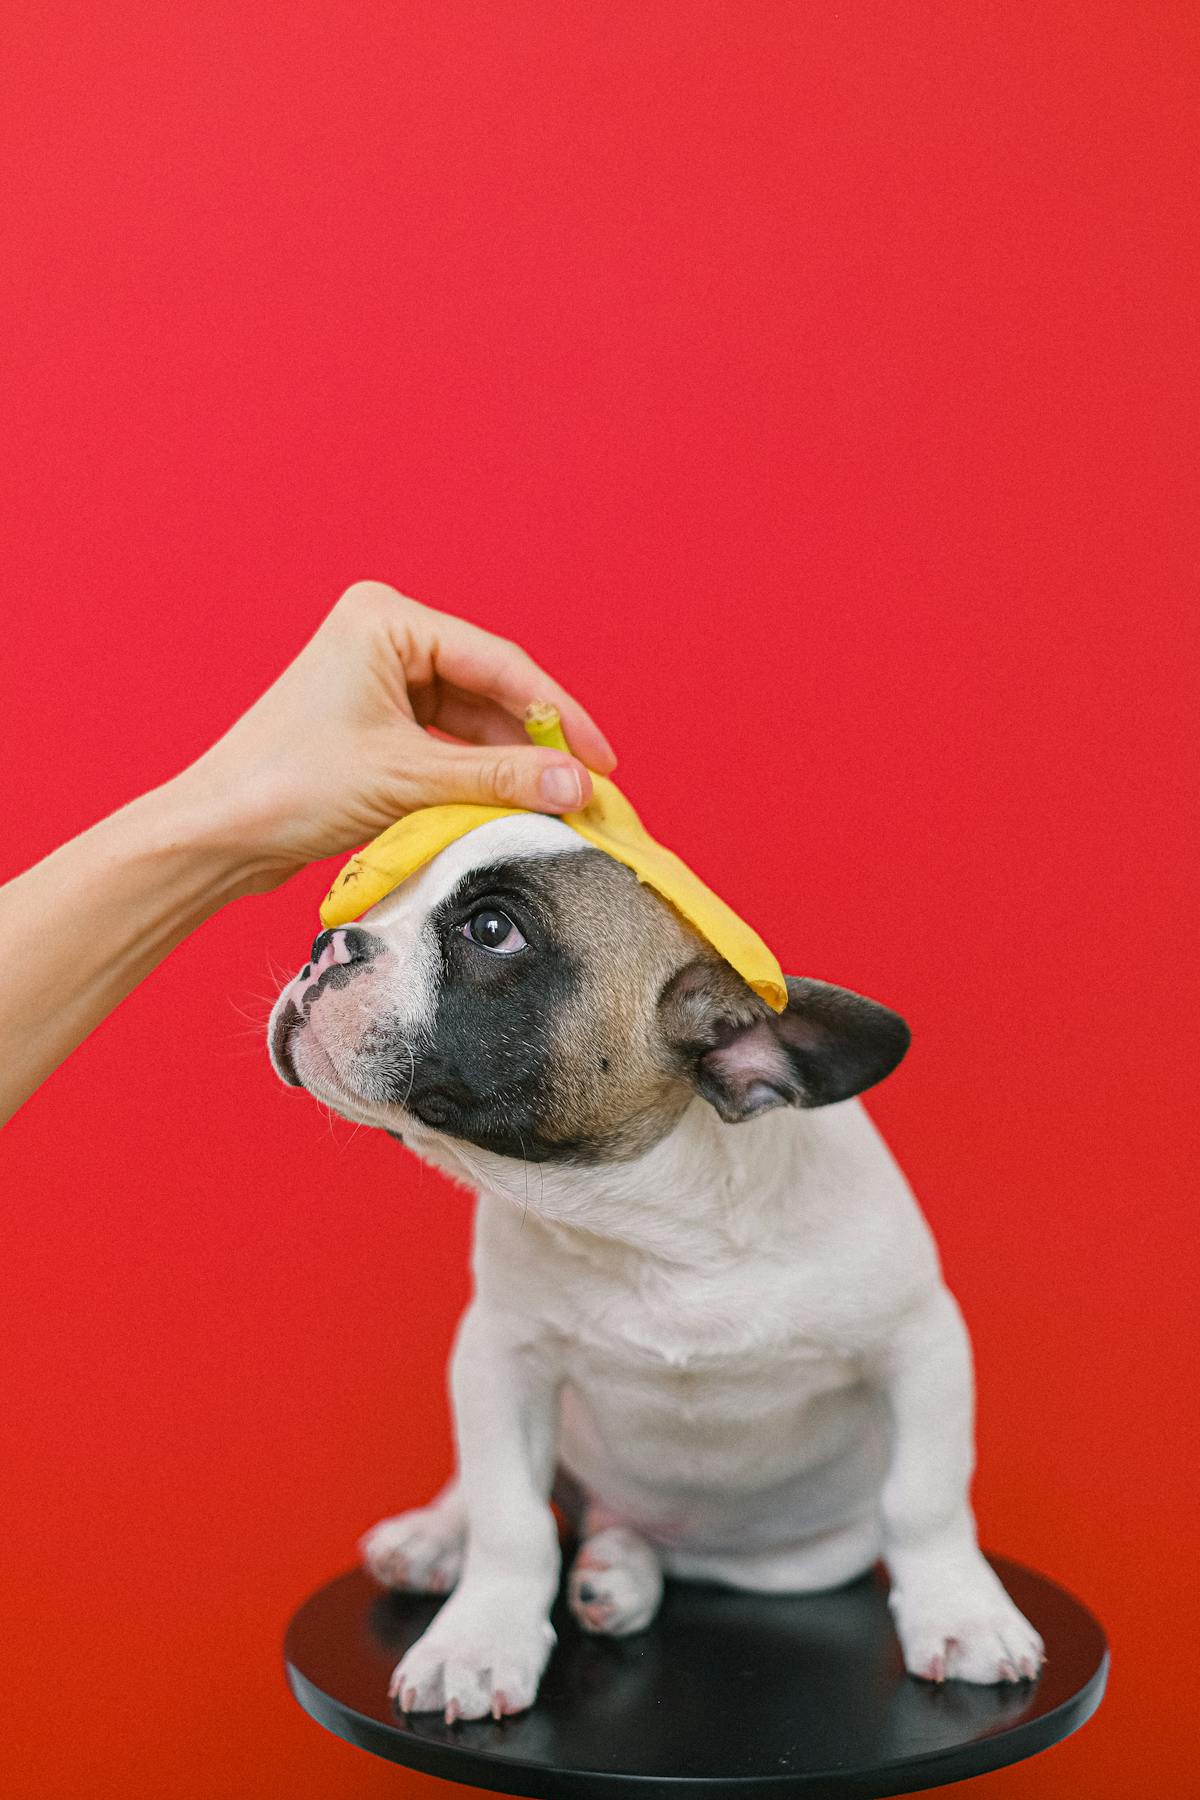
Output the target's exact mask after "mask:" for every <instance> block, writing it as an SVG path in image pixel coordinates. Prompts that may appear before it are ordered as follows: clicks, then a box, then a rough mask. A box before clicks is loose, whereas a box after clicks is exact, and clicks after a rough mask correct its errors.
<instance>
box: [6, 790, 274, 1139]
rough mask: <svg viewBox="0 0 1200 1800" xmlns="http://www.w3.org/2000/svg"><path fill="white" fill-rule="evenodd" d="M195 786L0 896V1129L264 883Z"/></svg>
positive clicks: (154, 797)
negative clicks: (189, 940)
mask: <svg viewBox="0 0 1200 1800" xmlns="http://www.w3.org/2000/svg"><path fill="white" fill-rule="evenodd" d="M223 818H224V811H223V808H222V807H221V806H220V805H219V804H214V802H213V797H212V796H209V795H207V794H206V793H205V792H204V791H203V788H202V787H201V785H200V784H199V783H198V782H197V781H196V779H195V777H190V776H188V775H184V776H181V777H179V778H178V779H177V780H175V781H171V782H168V783H166V785H165V786H163V787H161V788H155V789H154V790H153V791H152V792H151V793H148V794H143V795H141V796H140V797H139V798H138V799H136V800H134V801H132V802H131V803H130V804H129V805H128V806H125V807H122V809H121V810H120V811H119V812H116V813H114V814H113V815H112V816H111V817H110V818H107V819H103V820H101V821H100V823H99V824H98V825H94V826H93V827H92V828H91V830H90V831H86V832H84V833H83V835H82V836H81V837H78V838H74V839H72V841H71V842H70V843H68V844H64V845H63V846H62V848H61V849H59V850H56V851H54V852H53V854H52V855H50V856H48V857H46V858H45V860H44V861H43V862H40V863H38V864H36V865H35V867H33V868H32V869H29V870H27V871H26V873H25V874H23V875H19V876H17V878H16V879H15V880H14V881H11V882H9V883H8V884H7V886H5V887H3V888H0V941H2V942H3V943H4V945H5V949H6V955H5V958H4V965H3V973H2V975H0V1124H3V1123H4V1122H5V1121H6V1120H7V1119H9V1118H10V1117H11V1116H12V1114H13V1113H14V1112H15V1111H16V1109H17V1108H18V1107H19V1106H20V1105H21V1104H22V1103H23V1102H24V1101H25V1100H26V1099H28V1097H29V1095H30V1094H32V1093H33V1091H34V1089H35V1088H36V1087H37V1086H38V1085H39V1083H40V1082H42V1081H44V1080H45V1079H46V1077H47V1075H49V1074H50V1073H51V1071H52V1070H54V1069H55V1068H57V1066H58V1064H59V1063H60V1062H62V1060H63V1058H64V1057H65V1056H67V1055H68V1054H69V1053H70V1052H71V1051H72V1050H73V1049H74V1048H75V1046H76V1045H77V1044H80V1043H82V1041H83V1039H84V1038H85V1037H87V1036H88V1034H89V1032H91V1031H92V1030H93V1029H94V1028H95V1027H96V1026H97V1025H98V1024H99V1023H100V1021H101V1019H103V1018H104V1017H105V1015H106V1014H107V1013H109V1012H111V1011H112V1009H113V1007H114V1006H116V1005H117V1004H118V1003H119V1002H120V1001H121V1000H123V999H124V998H125V996H126V994H128V993H130V992H131V990H132V989H133V988H135V987H136V986H137V984H138V982H139V981H141V980H142V979H143V977H144V976H146V975H147V974H149V972H150V971H151V970H152V969H153V968H155V967H156V966H157V964H159V963H160V962H161V961H162V960H163V958H164V957H165V956H167V955H168V954H169V952H170V951H171V950H173V949H174V947H175V945H176V944H178V943H180V942H181V941H182V940H183V938H185V937H186V936H187V935H188V933H189V932H191V931H194V930H195V928H196V927H197V926H198V925H200V924H202V923H203V921H204V920H205V919H207V918H209V917H211V915H212V914H213V913H215V912H217V911H219V909H220V908H221V907H222V906H224V905H225V904H226V903H227V902H228V901H229V900H232V899H236V898H237V897H238V896H239V895H240V894H244V893H248V892H252V891H254V890H255V888H256V887H259V886H264V885H268V883H267V882H266V880H265V879H264V878H263V871H261V870H260V869H259V868H258V867H257V866H256V864H255V861H254V858H253V856H252V855H250V854H248V853H247V848H246V845H245V844H244V843H243V842H241V841H240V840H238V839H237V838H236V836H235V835H234V833H233V832H232V831H231V830H230V829H229V828H228V827H226V826H225V824H224V823H223Z"/></svg>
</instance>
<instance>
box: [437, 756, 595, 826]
mask: <svg viewBox="0 0 1200 1800" xmlns="http://www.w3.org/2000/svg"><path fill="white" fill-rule="evenodd" d="M434 741H436V740H431V743H430V748H431V749H432V748H433V743H434ZM413 776H414V780H413V786H414V788H415V789H416V794H415V796H414V798H413V801H412V805H413V806H414V807H416V806H442V805H446V804H449V803H451V802H454V801H459V802H460V803H461V802H466V803H467V804H469V805H475V806H524V807H528V808H529V810H530V811H531V812H545V813H564V812H576V811H578V809H579V808H580V807H581V806H586V805H587V803H588V801H589V800H590V799H591V797H592V778H591V776H590V775H589V774H588V771H587V769H586V768H585V767H584V765H583V764H582V763H581V762H579V761H578V759H577V758H576V757H574V756H569V755H567V754H566V752H565V751H562V750H539V749H534V748H533V747H532V746H530V748H529V749H525V748H524V747H521V748H518V747H516V746H515V745H512V744H497V745H458V744H453V745H452V744H438V746H437V753H436V755H433V756H431V757H430V758H429V761H428V762H427V763H426V764H425V765H424V767H423V768H421V769H420V770H419V771H417V770H414V771H413Z"/></svg>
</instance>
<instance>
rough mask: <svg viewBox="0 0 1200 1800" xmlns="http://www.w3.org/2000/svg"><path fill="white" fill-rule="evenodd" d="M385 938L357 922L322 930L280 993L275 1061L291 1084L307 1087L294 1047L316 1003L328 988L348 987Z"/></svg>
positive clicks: (273, 1050)
mask: <svg viewBox="0 0 1200 1800" xmlns="http://www.w3.org/2000/svg"><path fill="white" fill-rule="evenodd" d="M383 947H384V946H383V944H382V942H381V940H380V939H379V938H377V937H372V935H371V933H370V932H369V931H363V930H362V929H361V927H359V926H357V925H344V926H338V927H337V928H336V929H334V930H332V931H322V932H319V933H318V934H317V937H316V938H315V939H314V941H313V947H312V955H311V957H310V959H309V961H308V962H306V963H305V965H304V967H303V968H302V969H301V971H300V973H299V974H298V975H295V976H293V978H292V980H291V981H290V982H289V983H288V985H287V987H286V988H284V990H283V993H282V994H281V995H280V996H279V1002H280V1003H279V1010H278V1011H277V1013H276V1015H275V1022H274V1024H273V1025H272V1027H271V1046H270V1047H271V1060H272V1062H273V1063H274V1064H275V1067H276V1069H277V1070H278V1072H279V1075H280V1076H281V1078H282V1079H283V1080H284V1081H285V1082H286V1083H287V1084H288V1086H289V1087H303V1086H304V1083H303V1082H302V1081H301V1079H300V1077H299V1076H298V1075H297V1073H296V1065H295V1064H294V1062H293V1061H292V1055H291V1046H292V1043H293V1041H294V1038H295V1034H296V1032H297V1031H301V1030H303V1028H304V1026H305V1025H306V1024H307V1022H308V1015H309V1012H310V1011H311V1009H312V1005H313V1002H314V1001H315V1000H316V999H317V998H318V997H319V995H321V994H322V993H324V991H325V989H326V988H331V987H332V988H340V987H345V985H346V983H347V982H348V981H352V980H353V979H354V977H355V975H357V974H359V973H360V972H361V970H362V969H363V968H365V967H366V965H367V964H368V963H370V962H372V961H373V960H374V958H375V957H376V956H378V955H379V952H380V951H381V950H382V949H383Z"/></svg>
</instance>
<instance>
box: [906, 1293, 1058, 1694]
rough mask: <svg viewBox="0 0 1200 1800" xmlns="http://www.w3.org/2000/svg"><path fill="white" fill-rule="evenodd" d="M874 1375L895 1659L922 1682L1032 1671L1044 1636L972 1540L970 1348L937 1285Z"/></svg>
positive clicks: (1010, 1676)
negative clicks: (884, 1442)
mask: <svg viewBox="0 0 1200 1800" xmlns="http://www.w3.org/2000/svg"><path fill="white" fill-rule="evenodd" d="M880 1373H881V1375H882V1378H883V1382H884V1386H885V1388H886V1391H887V1396H888V1400H889V1402H890V1406H891V1414H892V1426H893V1435H892V1450H891V1461H890V1464H889V1467H888V1473H887V1477H886V1479H885V1482H884V1487H883V1495H882V1507H883V1531H884V1556H885V1559H886V1561H887V1565H888V1571H889V1573H890V1575H891V1578H892V1591H891V1598H890V1605H891V1609H892V1616H893V1618H894V1620H895V1623H896V1631H897V1634H898V1636H899V1638H900V1644H901V1648H902V1650H903V1652H904V1663H905V1667H906V1668H907V1669H908V1671H909V1673H910V1674H912V1675H920V1676H923V1677H924V1678H925V1679H926V1680H927V1681H943V1680H945V1679H946V1678H947V1677H951V1678H958V1679H959V1680H962V1681H975V1682H993V1681H1019V1680H1021V1679H1022V1678H1025V1677H1029V1676H1033V1675H1036V1673H1037V1671H1038V1669H1039V1667H1040V1666H1041V1662H1042V1655H1043V1652H1042V1640H1041V1638H1040V1637H1039V1636H1038V1634H1037V1632H1036V1631H1035V1630H1034V1629H1033V1627H1032V1625H1030V1624H1029V1622H1028V1620H1027V1619H1025V1618H1024V1617H1023V1616H1022V1614H1021V1613H1019V1612H1018V1611H1017V1608H1016V1607H1015V1606H1014V1605H1013V1603H1012V1601H1011V1600H1010V1599H1009V1597H1008V1595H1007V1594H1006V1593H1005V1591H1004V1589H1003V1587H1002V1586H1001V1584H1000V1582H999V1581H998V1580H997V1578H996V1576H995V1574H994V1573H993V1572H992V1570H991V1568H990V1567H989V1565H988V1563H987V1562H986V1561H985V1560H984V1557H983V1555H982V1554H981V1552H980V1549H979V1545H978V1542H977V1539H976V1534H975V1519H974V1515H973V1514H972V1511H971V1504H970V1498H969V1487H970V1481H971V1472H972V1468H973V1465H974V1436H973V1421H974V1382H973V1378H972V1368H971V1345H970V1340H969V1338H968V1336H967V1332H966V1327H965V1326H964V1324H963V1321H962V1315H961V1313H960V1312H959V1310H958V1307H957V1305H956V1303H955V1301H954V1299H953V1297H952V1296H951V1295H950V1294H949V1293H948V1292H947V1290H946V1289H945V1288H944V1287H939V1288H938V1290H937V1291H936V1293H934V1294H933V1295H932V1296H931V1297H930V1299H929V1300H928V1301H926V1302H925V1303H924V1304H923V1305H921V1306H920V1307H919V1308H918V1309H917V1310H916V1311H915V1312H914V1313H912V1314H911V1315H910V1316H909V1318H908V1319H907V1320H906V1321H905V1323H904V1324H903V1325H902V1326H901V1327H900V1329H899V1331H898V1332H897V1334H896V1336H895V1337H894V1338H893V1340H892V1341H891V1343H890V1344H889V1346H888V1349H887V1352H886V1355H885V1357H884V1359H883V1363H882V1366H881V1370H880Z"/></svg>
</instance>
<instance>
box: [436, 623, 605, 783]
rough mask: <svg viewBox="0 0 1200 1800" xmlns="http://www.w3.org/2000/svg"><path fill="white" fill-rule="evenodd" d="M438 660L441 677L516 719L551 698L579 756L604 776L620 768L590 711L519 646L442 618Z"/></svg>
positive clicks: (438, 671) (437, 664)
mask: <svg viewBox="0 0 1200 1800" xmlns="http://www.w3.org/2000/svg"><path fill="white" fill-rule="evenodd" d="M434 660H435V665H436V669H437V674H438V677H439V679H440V680H441V681H443V682H445V683H448V684H449V685H450V686H452V687H457V688H461V689H463V690H465V691H466V692H467V693H471V694H478V695H480V696H482V697H483V698H484V699H487V700H494V701H496V702H497V704H498V705H499V706H501V707H502V708H503V709H504V711H505V712H507V713H509V714H510V715H511V716H512V717H513V718H514V719H517V720H521V719H523V718H524V716H525V709H526V708H527V707H528V706H529V705H530V704H531V703H532V702H533V701H535V700H550V701H553V703H554V705H555V706H557V708H558V710H559V715H560V717H561V718H562V724H563V732H564V734H565V736H566V739H567V742H568V743H569V744H570V746H571V748H572V750H573V751H574V752H575V754H576V755H577V756H578V757H580V758H581V759H582V760H583V761H584V762H586V763H587V764H588V765H589V767H591V768H594V769H598V770H600V772H601V773H602V774H608V773H609V772H610V771H611V770H612V769H615V768H616V766H617V758H616V753H615V751H614V750H613V747H612V745H611V744H610V743H609V741H608V739H607V738H606V737H605V735H604V733H603V732H602V731H601V729H600V727H599V726H598V725H597V724H596V722H595V720H594V719H593V718H592V716H591V714H590V713H589V712H587V711H586V710H585V708H584V707H582V706H581V705H580V704H579V702H578V700H575V699H574V698H573V697H572V696H571V695H570V694H568V693H567V691H566V689H565V688H564V687H562V686H560V684H559V683H558V682H557V681H555V680H554V679H553V678H552V677H551V676H549V675H547V674H546V672H545V670H544V669H540V668H539V667H538V665H537V663H535V662H534V660H533V658H532V657H531V656H528V655H527V654H526V653H525V651H524V650H522V649H521V647H520V646H519V645H518V644H510V643H509V642H508V641H507V639H505V638H499V637H493V635H492V634H491V632H488V631H481V630H480V629H479V627H478V626H476V625H468V624H467V623H466V622H465V621H464V620H462V619H449V618H447V619H445V620H444V621H439V629H438V637H437V645H436V648H435V652H434Z"/></svg>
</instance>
